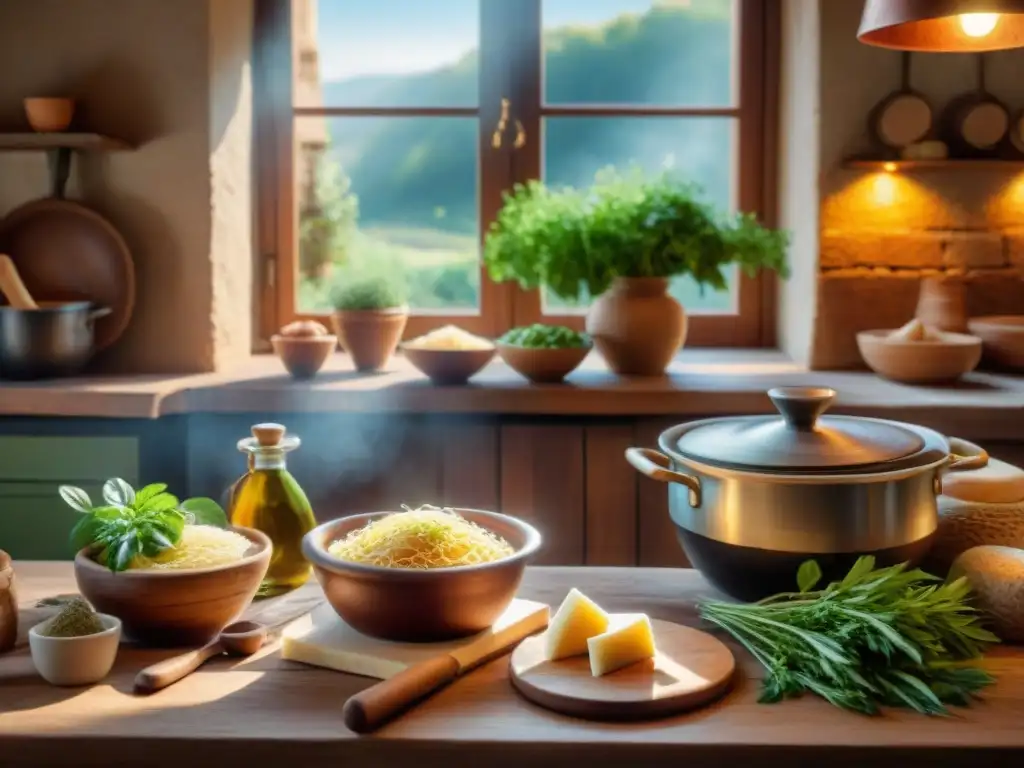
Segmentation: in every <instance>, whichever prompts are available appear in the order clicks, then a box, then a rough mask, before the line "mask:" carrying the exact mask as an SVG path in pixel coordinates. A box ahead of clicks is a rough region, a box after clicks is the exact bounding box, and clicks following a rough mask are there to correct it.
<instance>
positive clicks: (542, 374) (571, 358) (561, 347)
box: [498, 323, 593, 383]
mask: <svg viewBox="0 0 1024 768" xmlns="http://www.w3.org/2000/svg"><path fill="white" fill-rule="evenodd" d="M592 347H593V344H592V343H591V341H590V337H589V336H587V335H586V334H585V333H579V332H577V331H574V330H573V329H572V328H567V327H566V326H564V325H544V324H542V323H535V324H533V325H527V326H522V327H519V328H513V329H512V330H511V331H509V332H508V333H506V334H505V335H504V336H502V337H501V338H500V339H498V354H499V355H501V359H502V360H504V361H505V363H506V364H508V366H509V368H511V369H512V370H514V371H516V372H517V373H519V374H521V375H522V376H525V377H526V378H528V379H529V380H530V381H533V382H537V383H544V382H547V383H551V382H557V381H561V380H562V379H564V378H565V377H566V376H568V375H569V374H570V373H572V372H573V371H574V370H576V368H577V367H579V364H580V363H582V362H583V360H584V358H585V357H586V356H587V355H588V354H589V353H590V350H591V348H592Z"/></svg>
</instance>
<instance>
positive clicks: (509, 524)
mask: <svg viewBox="0 0 1024 768" xmlns="http://www.w3.org/2000/svg"><path fill="white" fill-rule="evenodd" d="M455 511H456V512H458V513H459V514H460V515H462V516H463V517H465V518H466V519H467V520H470V521H472V522H474V523H476V524H477V525H480V526H482V527H484V528H487V529H488V530H490V531H492V532H494V533H496V534H498V535H499V536H501V537H502V538H503V539H505V541H507V542H508V543H509V544H510V545H512V547H513V548H514V549H515V553H514V554H512V555H510V556H509V557H506V558H505V559H503V560H497V561H495V562H493V563H483V564H481V565H469V566H461V567H455V568H432V569H422V570H421V569H410V568H385V567H382V566H373V565H362V564H358V563H352V562H349V561H346V560H341V559H339V558H337V557H334V556H333V555H331V554H330V553H329V552H328V551H327V548H328V546H330V544H331V543H333V542H335V541H337V540H338V539H341V538H344V537H345V536H346V535H347V534H348V533H349V532H350V531H353V530H355V529H357V528H361V527H362V526H364V525H366V524H367V523H369V522H370V521H372V520H375V519H377V518H379V517H383V516H385V515H388V514H391V513H390V512H371V513H369V514H363V515H352V516H350V517H344V518H341V519H340V520H332V521H331V522H329V523H324V524H322V525H320V526H318V527H316V528H314V529H313V530H312V531H310V532H309V533H307V534H306V536H305V538H304V539H303V541H302V552H303V554H304V555H305V556H306V559H307V560H309V562H311V563H312V564H313V573H315V574H316V578H317V580H318V581H319V582H320V586H321V587H323V590H324V594H325V595H326V596H327V601H328V602H329V603H330V604H331V606H332V607H333V608H334V611H335V612H336V613H337V614H338V616H340V617H341V618H342V619H343V620H344V621H345V622H346V623H347V624H349V625H350V626H351V627H353V628H355V629H356V630H358V631H359V632H362V633H363V634H365V635H369V636H371V637H377V638H381V639H384V640H393V641H399V642H414V643H415V642H419V643H422V642H437V641H441V640H451V639H454V638H458V637H466V636H468V635H472V634H476V633H477V632H481V631H483V630H485V629H487V627H489V626H491V625H492V624H493V623H494V621H495V620H496V619H497V618H498V617H499V616H500V615H501V614H502V612H504V610H505V609H506V608H508V606H509V603H511V602H512V598H514V597H515V594H516V590H517V589H518V588H519V582H520V581H521V580H522V578H523V571H524V570H525V568H526V563H527V561H528V560H529V559H530V558H531V557H532V556H533V555H534V553H536V551H537V550H538V549H539V548H540V544H541V536H540V533H539V532H538V531H537V529H536V528H534V527H533V526H531V525H529V524H528V523H525V522H523V521H522V520H518V519H516V518H514V517H510V516H508V515H502V514H498V513H497V512H484V511H482V510H476V509H457V510H455Z"/></svg>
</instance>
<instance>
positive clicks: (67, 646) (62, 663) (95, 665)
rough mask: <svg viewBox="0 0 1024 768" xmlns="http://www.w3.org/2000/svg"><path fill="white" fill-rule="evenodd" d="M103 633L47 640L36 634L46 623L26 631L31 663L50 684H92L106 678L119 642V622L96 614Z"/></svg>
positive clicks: (114, 618)
mask: <svg viewBox="0 0 1024 768" xmlns="http://www.w3.org/2000/svg"><path fill="white" fill-rule="evenodd" d="M98 616H99V619H100V623H101V624H103V626H104V630H103V631H102V632H97V633H95V634H93V635H83V636H82V637H47V636H46V635H42V634H40V633H39V628H40V627H41V626H42V625H43V624H45V623H46V622H40V623H39V624H36V625H35V626H34V627H32V628H31V629H29V631H28V645H29V651H30V652H31V654H32V663H33V664H35V666H36V669H37V670H38V671H39V674H40V675H42V677H43V679H44V680H45V681H46V682H48V683H50V684H51V685H92V684H93V683H98V682H99V681H100V680H102V679H103V678H105V677H106V676H107V675H108V674H109V673H110V670H111V668H112V667H113V666H114V659H116V658H117V647H118V644H119V643H120V642H121V620H120V619H118V618H117V617H116V616H108V615H107V614H103V613H101V614H98Z"/></svg>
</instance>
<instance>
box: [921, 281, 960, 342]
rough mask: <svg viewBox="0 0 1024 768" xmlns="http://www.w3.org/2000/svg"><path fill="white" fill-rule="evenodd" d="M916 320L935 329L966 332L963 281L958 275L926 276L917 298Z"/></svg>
mask: <svg viewBox="0 0 1024 768" xmlns="http://www.w3.org/2000/svg"><path fill="white" fill-rule="evenodd" d="M915 314H916V317H917V319H918V320H920V321H921V322H922V323H924V324H925V325H927V326H928V327H930V328H934V329H935V330H937V331H947V332H949V333H967V306H966V299H965V297H964V283H963V280H961V279H960V278H959V277H954V276H942V277H926V278H924V279H923V280H921V292H920V294H919V295H918V299H917V312H916V313H915Z"/></svg>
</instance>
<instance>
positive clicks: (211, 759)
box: [0, 562, 1024, 768]
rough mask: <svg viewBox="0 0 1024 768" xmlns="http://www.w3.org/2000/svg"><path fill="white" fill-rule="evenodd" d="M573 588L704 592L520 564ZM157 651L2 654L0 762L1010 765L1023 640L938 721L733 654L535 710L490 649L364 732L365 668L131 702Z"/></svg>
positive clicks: (243, 675) (647, 573) (48, 571)
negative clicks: (640, 694) (638, 706)
mask: <svg viewBox="0 0 1024 768" xmlns="http://www.w3.org/2000/svg"><path fill="white" fill-rule="evenodd" d="M16 572H17V575H18V579H19V587H20V598H21V601H22V603H23V604H27V603H32V602H34V601H35V600H37V599H38V598H40V597H43V596H46V595H53V594H57V593H62V592H68V591H74V580H73V577H72V573H71V566H70V564H65V563H32V562H21V563H16ZM570 586H578V587H580V588H581V589H584V590H585V591H586V592H587V593H589V594H591V595H592V596H593V597H594V598H595V599H597V600H598V601H600V602H601V603H602V604H603V605H605V606H607V607H608V608H609V609H611V610H614V611H623V610H644V611H647V612H648V613H649V614H650V615H651V616H652V617H655V618H661V619H667V620H673V621H678V622H682V623H689V624H692V623H695V622H696V618H695V614H694V608H693V601H694V599H695V598H697V597H698V596H699V595H701V594H705V593H706V590H707V588H706V586H705V585H704V583H703V581H702V579H701V578H700V576H699V575H698V574H697V573H696V572H694V571H686V570H673V569H638V568H632V569H612V568H533V569H530V570H529V571H528V574H527V577H526V581H525V582H524V585H523V589H522V595H523V596H525V597H531V598H534V599H540V600H545V601H547V602H550V603H555V604H557V602H558V601H560V600H561V598H562V597H563V596H564V595H565V593H566V591H567V590H568V589H569V587H570ZM315 588H316V587H314V586H310V587H307V589H315ZM26 629H27V628H24V627H23V628H22V634H24V631H25V630H26ZM734 649H735V646H734ZM166 655H168V652H163V651H153V650H148V651H143V650H134V649H128V648H124V649H122V652H121V655H120V656H119V658H118V662H117V665H116V667H115V670H114V672H113V673H112V674H111V676H110V677H109V678H108V679H107V681H106V682H105V683H103V684H100V685H97V686H95V687H92V688H86V689H59V688H53V687H50V686H49V685H47V684H46V683H44V682H43V681H42V680H41V679H40V678H39V677H37V676H36V674H35V672H34V670H33V667H32V662H31V659H30V657H29V655H28V650H27V648H24V647H22V648H19V649H17V650H15V651H14V652H12V653H11V654H8V655H6V656H3V657H0V765H2V766H7V765H11V766H15V765H16V766H19V767H24V768H28V767H29V766H46V767H47V768H56V767H57V766H63V765H68V766H77V767H78V768H88V767H89V766H97V767H99V766H103V768H108V767H109V766H111V765H133V764H136V765H145V766H168V767H171V766H173V768H181V766H188V767H189V768H199V767H200V766H207V765H209V766H217V768H222V767H223V766H225V765H245V764H247V763H248V764H251V765H261V766H274V765H286V766H290V767H291V768H301V767H303V766H328V765H330V766H344V767H345V768H359V767H361V766H374V768H385V767H386V766H415V767H416V768H424V767H426V766H445V768H458V767H459V766H467V768H468V767H470V766H472V767H473V768H501V767H502V766H510V767H511V766H514V767H515V768H541V767H542V766H559V767H560V768H561V767H563V766H565V765H566V764H567V763H568V764H571V765H577V766H587V767H588V768H591V767H592V766H613V765H614V766H624V767H625V768H643V767H644V766H655V765H657V766H662V765H664V766H672V768H684V767H685V768H700V767H701V766H715V768H722V766H728V765H737V764H742V765H743V766H744V768H754V766H761V765H773V766H774V765H787V766H797V765H821V764H826V763H827V765H828V766H829V768H839V767H840V766H868V765H870V766H871V768H883V767H884V766H899V768H906V766H910V765H913V766H923V765H944V766H958V767H959V766H964V765H970V766H981V765H997V764H1002V765H1011V764H1014V763H1013V762H1011V761H1013V760H1014V759H1016V760H1017V761H1019V760H1020V759H1021V758H1022V757H1024V727H1022V723H1024V650H1021V649H1010V648H1001V649H999V650H997V651H996V652H994V653H993V654H992V655H991V658H990V659H989V660H988V662H987V664H988V665H989V667H990V669H991V670H992V671H993V672H994V673H995V674H996V675H997V677H998V680H999V681H998V683H997V684H996V686H995V687H993V688H992V689H990V692H989V693H988V694H987V695H986V697H985V700H984V701H983V702H981V703H979V704H976V705H975V706H973V707H971V708H970V709H965V710H958V711H956V713H955V714H954V715H953V716H952V717H949V718H927V717H924V716H923V715H918V714H912V713H907V712H891V713H887V714H886V715H884V716H881V717H877V718H866V717H862V716H858V715H854V714H850V713H846V712H842V711H839V710H836V709H834V708H833V707H831V706H829V705H827V704H825V703H824V702H822V701H819V700H816V699H813V698H805V699H802V700H797V701H792V702H786V703H783V704H777V705H771V706H769V705H762V704H758V703H757V702H756V698H757V691H758V682H757V678H758V677H759V676H760V670H759V668H758V667H757V665H756V664H754V663H753V662H752V661H751V659H750V658H749V656H747V655H746V654H745V653H743V652H740V651H738V650H737V659H738V660H739V672H738V676H737V679H736V682H735V686H734V689H733V691H732V692H731V693H729V694H728V695H727V696H726V697H725V698H724V699H723V700H721V701H720V702H718V703H717V704H715V705H712V706H710V707H708V708H706V709H702V710H698V711H696V712H693V713H690V714H688V715H684V716H681V717H676V718H673V719H670V720H665V721H661V722H655V723H647V724H639V725H607V724H604V725H602V724H598V723H590V722H582V721H576V720H572V719H569V718H564V717H560V716H558V715H554V714H550V713H548V712H546V711H544V710H542V709H539V708H537V707H534V706H533V705H531V704H529V703H527V702H525V701H523V700H521V699H520V698H518V697H517V695H516V694H515V692H514V691H513V690H512V689H511V687H510V685H509V683H508V679H507V665H508V660H507V658H502V659H498V660H496V661H493V662H491V663H490V664H488V665H486V666H484V667H482V668H480V669H478V670H476V671H475V672H473V673H472V674H471V675H469V676H468V677H466V678H464V679H462V680H460V681H458V682H457V683H455V684H454V685H453V686H451V687H450V688H448V689H447V690H445V691H443V692H441V693H440V694H438V695H437V696H435V697H434V698H433V699H431V700H429V701H428V702H426V703H424V704H423V705H421V706H420V707H419V708H417V709H415V710H414V711H412V712H410V713H409V714H407V715H406V716H405V717H403V718H401V719H400V720H397V721H395V722H394V723H392V724H390V725H389V726H387V727H385V728H384V729H382V730H381V731H379V732H378V733H377V735H375V736H373V737H362V738H359V737H356V736H354V735H353V734H351V733H349V732H348V731H347V730H346V729H345V727H344V726H343V725H342V721H341V710H342V706H343V704H344V702H345V699H346V697H347V696H348V695H349V694H351V693H353V692H354V691H357V690H359V689H360V688H362V687H364V686H366V685H368V684H369V683H370V681H368V680H366V679H365V678H359V677H355V676H350V675H344V674H339V673H334V672H329V671H324V670H319V669H314V668H310V667H305V666H302V665H297V664H292V663H289V662H283V661H281V660H280V659H278V658H277V657H276V655H275V654H274V652H273V648H272V647H271V648H269V649H267V651H265V652H264V653H262V654H261V655H260V656H259V657H258V658H255V659H251V660H248V661H242V662H237V661H232V660H229V659H224V660H222V661H218V662H215V663H211V664H210V665H208V666H207V667H205V668H204V669H202V670H201V671H199V672H197V673H196V674H194V675H193V676H191V677H190V678H188V679H186V680H184V681H182V682H181V683H179V684H177V685H175V686H173V687H171V688H169V689H167V690H165V691H163V692H161V693H158V694H156V695H154V696H152V697H149V698H137V697H134V696H132V695H131V694H130V693H129V690H130V686H131V681H132V679H133V677H134V675H135V673H136V672H137V671H138V670H139V669H140V668H141V667H142V666H144V665H146V664H147V663H151V662H153V661H154V660H157V659H158V658H161V657H163V656H166ZM739 761H742V763H740V762H739Z"/></svg>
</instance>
